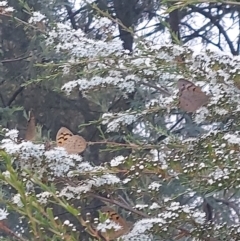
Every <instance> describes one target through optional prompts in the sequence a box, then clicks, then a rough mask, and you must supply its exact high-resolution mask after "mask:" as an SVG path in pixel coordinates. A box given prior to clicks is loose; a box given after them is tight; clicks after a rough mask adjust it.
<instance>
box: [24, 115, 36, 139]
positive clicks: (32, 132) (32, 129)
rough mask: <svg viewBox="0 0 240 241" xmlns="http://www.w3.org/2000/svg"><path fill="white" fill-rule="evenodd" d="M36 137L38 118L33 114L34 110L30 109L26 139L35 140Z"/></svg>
mask: <svg viewBox="0 0 240 241" xmlns="http://www.w3.org/2000/svg"><path fill="white" fill-rule="evenodd" d="M35 138H36V120H35V116H34V114H33V110H30V114H29V119H28V124H27V130H26V133H25V140H27V141H34V140H35Z"/></svg>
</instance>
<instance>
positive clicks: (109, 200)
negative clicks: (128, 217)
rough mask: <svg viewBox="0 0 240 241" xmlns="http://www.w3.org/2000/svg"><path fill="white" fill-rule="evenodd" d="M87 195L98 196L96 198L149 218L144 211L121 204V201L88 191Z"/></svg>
mask: <svg viewBox="0 0 240 241" xmlns="http://www.w3.org/2000/svg"><path fill="white" fill-rule="evenodd" d="M89 195H90V196H92V197H95V198H98V199H100V200H102V201H104V202H108V203H112V204H115V205H118V206H119V207H122V208H124V209H126V210H129V211H131V212H133V213H136V214H138V215H140V216H142V217H144V218H150V216H149V215H147V214H145V213H143V212H141V211H138V210H136V209H134V208H132V207H130V206H127V205H126V204H123V203H121V202H119V201H117V200H114V199H109V198H105V197H101V196H99V195H97V194H95V193H89Z"/></svg>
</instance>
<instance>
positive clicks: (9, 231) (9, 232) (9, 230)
mask: <svg viewBox="0 0 240 241" xmlns="http://www.w3.org/2000/svg"><path fill="white" fill-rule="evenodd" d="M0 230H2V231H3V232H5V233H7V234H10V235H11V236H13V237H14V238H16V239H17V240H20V241H26V240H25V239H24V238H22V237H20V236H18V235H17V234H15V233H14V232H13V231H12V230H11V229H9V228H8V227H7V226H6V225H5V224H4V222H3V221H0Z"/></svg>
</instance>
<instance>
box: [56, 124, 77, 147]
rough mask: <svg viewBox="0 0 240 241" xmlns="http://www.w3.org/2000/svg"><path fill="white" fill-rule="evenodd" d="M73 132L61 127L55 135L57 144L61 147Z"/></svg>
mask: <svg viewBox="0 0 240 241" xmlns="http://www.w3.org/2000/svg"><path fill="white" fill-rule="evenodd" d="M72 136H73V133H72V132H71V131H70V130H69V129H68V128H66V127H61V128H60V129H59V131H58V133H57V135H56V142H57V146H60V147H63V146H64V145H65V143H66V141H67V140H68V139H69V138H70V137H72Z"/></svg>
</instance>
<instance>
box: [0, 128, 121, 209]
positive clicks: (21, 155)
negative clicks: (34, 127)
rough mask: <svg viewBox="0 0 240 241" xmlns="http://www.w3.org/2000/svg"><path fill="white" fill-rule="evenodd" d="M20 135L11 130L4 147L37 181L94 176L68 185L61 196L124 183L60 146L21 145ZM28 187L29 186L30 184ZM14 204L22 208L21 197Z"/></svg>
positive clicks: (43, 197)
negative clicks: (18, 136)
mask: <svg viewBox="0 0 240 241" xmlns="http://www.w3.org/2000/svg"><path fill="white" fill-rule="evenodd" d="M16 136H17V131H16V130H10V131H9V132H7V133H6V138H5V139H3V140H2V142H1V145H0V146H1V148H2V149H4V150H5V151H6V152H7V153H8V154H10V155H11V156H12V157H15V158H14V159H13V160H14V161H15V162H17V164H18V166H19V168H20V169H21V170H22V171H23V170H24V169H27V170H30V171H31V170H32V171H33V172H34V175H35V176H36V177H37V178H39V179H41V178H43V177H46V176H47V177H48V180H55V179H57V178H71V177H75V176H76V177H77V176H79V175H80V176H81V175H86V174H87V175H89V173H91V174H92V175H91V178H89V179H85V180H84V181H83V182H81V183H78V184H77V186H76V185H75V183H73V184H72V185H71V183H68V185H67V186H66V187H64V188H63V189H62V190H61V191H60V192H59V196H65V197H67V198H68V199H69V198H73V197H76V196H79V195H80V194H81V193H86V192H88V191H90V190H91V188H92V187H93V186H95V187H100V186H103V185H111V184H118V183H120V179H119V178H118V177H116V176H115V175H112V174H109V173H108V170H107V169H104V168H103V167H98V166H96V167H93V166H92V165H91V164H90V163H88V162H86V161H83V160H82V157H81V156H79V155H69V154H68V153H66V151H65V150H64V149H63V148H60V147H55V148H54V149H52V150H48V151H46V150H45V147H44V145H42V144H41V145H40V144H33V143H32V142H29V141H23V142H21V143H17V142H16V141H15V140H14V139H16ZM12 138H13V139H12ZM3 175H4V176H5V178H10V173H9V172H5V173H3ZM23 175H26V173H25V174H24V172H23ZM65 184H67V183H65ZM26 185H28V186H29V183H27V184H26ZM50 196H51V195H50V194H49V193H47V192H45V193H41V194H39V195H38V198H39V202H41V203H44V202H46V199H47V198H48V197H50ZM13 202H14V203H15V204H17V205H20V206H21V205H22V204H21V200H20V197H19V195H15V197H14V198H13Z"/></svg>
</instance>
